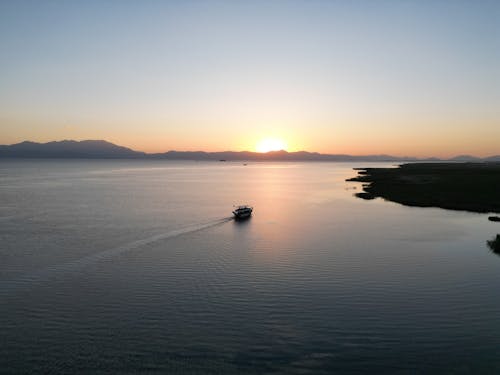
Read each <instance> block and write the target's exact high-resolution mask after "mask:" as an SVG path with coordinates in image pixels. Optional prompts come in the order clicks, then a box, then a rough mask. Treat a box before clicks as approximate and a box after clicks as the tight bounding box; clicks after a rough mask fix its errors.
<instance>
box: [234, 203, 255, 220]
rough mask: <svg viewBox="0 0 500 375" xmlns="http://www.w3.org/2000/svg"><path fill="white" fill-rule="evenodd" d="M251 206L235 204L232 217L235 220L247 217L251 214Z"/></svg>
mask: <svg viewBox="0 0 500 375" xmlns="http://www.w3.org/2000/svg"><path fill="white" fill-rule="evenodd" d="M252 211H253V207H250V206H247V205H244V206H237V207H236V209H235V210H234V211H233V215H234V218H235V219H236V220H242V219H248V218H249V217H250V216H251V215H252Z"/></svg>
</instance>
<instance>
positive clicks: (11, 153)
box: [0, 140, 146, 159]
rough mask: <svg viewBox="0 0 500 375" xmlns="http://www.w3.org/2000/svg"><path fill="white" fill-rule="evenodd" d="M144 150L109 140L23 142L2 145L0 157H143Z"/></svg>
mask: <svg viewBox="0 0 500 375" xmlns="http://www.w3.org/2000/svg"><path fill="white" fill-rule="evenodd" d="M145 155H146V154H145V153H144V152H137V151H134V150H131V149H130V148H127V147H122V146H117V145H115V144H113V143H110V142H107V141H101V140H98V141H93V140H88V141H80V142H77V141H58V142H48V143H36V142H28V141H26V142H21V143H17V144H14V145H9V146H0V157H11V158H12V157H14V158H91V159H101V158H102V159H108V158H141V157H145Z"/></svg>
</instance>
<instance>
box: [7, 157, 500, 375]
mask: <svg viewBox="0 0 500 375" xmlns="http://www.w3.org/2000/svg"><path fill="white" fill-rule="evenodd" d="M366 165H367V163H361V164H356V165H354V164H341V163H261V164H259V163H250V164H249V165H248V166H243V165H242V164H241V163H230V162H227V163H208V162H206V163H205V162H203V163H202V162H199V163H197V162H165V161H149V162H143V161H5V160H4V161H1V162H0V241H1V242H0V243H1V246H0V306H1V307H0V372H5V373H9V372H12V373H23V372H24V373H28V372H37V373H49V372H52V373H75V372H80V373H85V372H87V373H99V372H100V373H103V374H104V373H109V372H115V373H135V372H148V373H155V372H156V373H170V374H236V373H238V374H261V373H269V374H294V373H297V374H309V373H311V374H323V373H324V374H331V373H334V372H335V373H359V372H370V373H397V374H399V373H426V374H428V373H436V374H437V373H443V372H448V373H472V372H473V373H499V372H500V298H499V293H500V257H498V256H496V255H495V254H493V253H492V252H490V251H489V250H488V248H487V247H486V245H485V242H486V240H488V239H490V238H491V237H493V236H494V235H495V234H496V233H500V226H499V225H498V223H492V222H488V221H487V219H486V217H487V215H479V214H472V213H464V212H453V211H445V210H441V209H432V208H431V209H425V208H411V207H404V206H400V205H397V204H394V203H390V202H384V201H381V200H375V201H363V200H359V199H356V198H354V197H353V193H355V192H356V191H359V185H357V184H354V183H346V182H344V179H345V178H347V177H352V176H353V175H354V172H353V171H352V169H351V168H353V167H359V166H366ZM379 165H380V164H379ZM355 186H358V188H357V189H358V190H353V187H355ZM238 203H250V204H252V205H253V206H254V207H255V212H254V217H253V218H252V219H250V220H249V221H247V222H242V223H236V222H234V221H233V220H231V218H230V212H231V209H232V205H233V204H238Z"/></svg>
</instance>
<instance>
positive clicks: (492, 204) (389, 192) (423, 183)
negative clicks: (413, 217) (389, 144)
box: [347, 163, 500, 213]
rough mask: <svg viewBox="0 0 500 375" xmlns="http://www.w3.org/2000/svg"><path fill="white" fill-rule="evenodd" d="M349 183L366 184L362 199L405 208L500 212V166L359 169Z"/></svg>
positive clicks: (490, 164) (455, 164)
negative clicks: (388, 202) (384, 200)
mask: <svg viewBox="0 0 500 375" xmlns="http://www.w3.org/2000/svg"><path fill="white" fill-rule="evenodd" d="M347 181H358V182H364V183H365V184H364V185H363V192H361V193H358V194H356V196H357V197H359V198H363V199H374V198H377V197H380V198H383V199H386V200H388V201H392V202H397V203H400V204H404V205H406V206H418V207H440V208H445V209H451V210H463V211H471V212H481V213H485V212H495V213H499V212H500V163H413V164H403V165H400V166H399V167H398V168H363V169H358V176H357V177H354V178H351V179H348V180H347Z"/></svg>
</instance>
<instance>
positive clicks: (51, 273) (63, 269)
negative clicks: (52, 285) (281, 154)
mask: <svg viewBox="0 0 500 375" xmlns="http://www.w3.org/2000/svg"><path fill="white" fill-rule="evenodd" d="M232 220H233V217H225V218H222V219H216V220H211V221H208V222H204V223H198V224H191V225H188V226H185V227H181V228H178V229H175V230H172V231H169V232H165V233H160V234H156V235H154V236H151V237H148V238H143V239H140V240H137V241H133V242H130V243H127V244H124V245H121V246H118V247H115V248H112V249H108V250H104V251H101V252H98V253H94V254H90V255H88V256H85V257H83V258H79V259H76V260H73V261H70V262H67V263H63V264H58V265H54V266H50V267H46V268H44V269H42V270H39V271H36V272H33V273H30V274H27V275H23V276H21V277H19V278H17V279H14V280H10V281H6V282H4V283H2V284H1V289H0V295H3V294H5V293H12V292H16V291H17V290H18V289H22V288H26V287H29V286H31V285H33V284H38V283H40V282H43V281H47V280H57V279H59V278H61V277H64V276H68V275H74V274H75V273H78V272H81V271H82V270H83V269H84V268H85V267H87V266H89V265H92V264H95V263H97V262H100V261H103V260H106V259H109V258H113V257H115V256H118V255H120V254H123V253H125V252H128V251H133V250H137V249H140V248H141V247H143V246H145V245H149V244H151V243H154V242H158V241H162V240H168V239H170V238H174V237H178V236H182V235H185V234H189V233H194V232H198V231H201V230H205V229H208V228H212V227H216V226H218V225H222V224H224V223H227V222H229V221H232Z"/></svg>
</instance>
